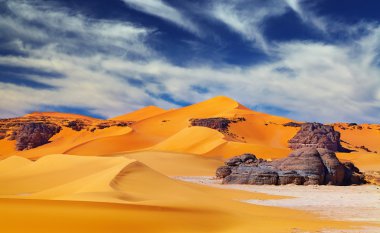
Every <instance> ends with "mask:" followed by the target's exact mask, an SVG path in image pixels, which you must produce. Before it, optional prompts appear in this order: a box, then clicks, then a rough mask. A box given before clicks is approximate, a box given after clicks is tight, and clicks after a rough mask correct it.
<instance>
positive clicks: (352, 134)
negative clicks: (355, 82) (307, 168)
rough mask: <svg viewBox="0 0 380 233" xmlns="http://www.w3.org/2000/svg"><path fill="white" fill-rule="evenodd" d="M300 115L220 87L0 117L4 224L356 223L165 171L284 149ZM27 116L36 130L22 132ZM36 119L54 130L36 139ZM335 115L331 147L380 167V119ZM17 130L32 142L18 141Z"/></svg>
mask: <svg viewBox="0 0 380 233" xmlns="http://www.w3.org/2000/svg"><path fill="white" fill-rule="evenodd" d="M31 123H33V124H31ZM301 123H303V122H297V121H294V120H292V119H287V118H283V117H279V116H273V115H269V114H266V113H260V112H256V111H252V110H250V109H248V108H246V107H244V106H243V105H241V104H239V103H238V102H236V101H234V100H232V99H230V98H228V97H223V96H219V97H215V98H212V99H209V100H207V101H204V102H201V103H197V104H194V105H190V106H187V107H183V108H179V109H172V110H164V109H161V108H158V107H155V106H148V107H145V108H142V109H140V110H137V111H135V112H131V113H127V114H125V115H121V116H117V117H114V118H110V119H107V120H101V119H96V118H92V117H87V116H81V115H77V114H66V113H54V112H46V113H44V112H42V113H31V114H27V115H25V116H23V117H19V118H12V119H3V120H0V136H1V137H0V138H1V139H0V158H1V159H2V160H0V202H1V203H0V212H1V213H3V214H1V216H0V217H1V218H2V224H0V230H1V232H23V229H25V226H29V225H30V226H34V227H33V229H34V231H33V232H125V231H131V232H152V231H154V232H206V231H207V232H304V231H315V230H321V229H323V228H337V229H343V228H350V227H354V226H361V224H358V223H355V224H354V223H347V222H336V221H328V220H322V219H320V218H319V217H318V216H316V215H313V214H309V213H307V212H304V211H296V210H290V209H285V208H277V207H268V206H265V207H264V206H258V205H252V204H246V203H241V202H239V201H238V200H249V199H257V200H269V199H279V198H284V197H281V196H272V195H266V194H260V193H252V192H243V191H237V190H224V189H218V188H212V187H206V186H202V185H197V184H191V183H187V182H183V181H179V180H175V179H172V177H173V176H213V175H214V174H215V170H216V168H217V167H219V166H221V165H222V164H223V161H224V160H225V159H226V158H230V157H232V156H236V155H240V154H243V153H253V154H255V155H256V156H257V157H258V158H264V159H269V160H274V159H277V158H284V157H286V156H287V155H288V154H289V153H290V151H291V149H290V148H289V145H288V141H289V140H290V139H291V138H293V137H294V136H295V135H296V134H297V132H298V131H299V129H300V127H299V124H301ZM30 124H31V125H30ZM23 125H29V126H28V127H29V128H28V129H29V130H30V129H32V130H33V127H35V129H38V130H39V131H38V132H37V131H32V132H35V133H34V136H33V137H32V138H28V135H24V138H21V136H20V135H22V133H23V131H22V130H23V127H24V126H23ZM44 125H54V126H55V127H59V129H60V130H59V132H57V133H55V132H54V135H53V136H52V137H50V138H49V139H48V140H45V141H43V140H42V139H44V138H43V136H44V135H43V134H44V133H46V132H47V131H48V130H49V128H48V127H46V128H44V127H45V126H44ZM331 125H333V126H334V128H335V130H337V131H339V132H340V134H341V139H342V141H341V143H342V146H343V147H344V148H346V149H347V152H339V153H337V156H338V157H339V158H340V159H341V160H343V161H349V160H350V161H353V162H354V163H355V164H356V166H358V167H359V168H360V169H361V170H363V171H379V170H380V143H379V142H380V125H374V124H371V125H369V124H360V125H357V124H349V123H335V124H331ZM20 140H23V143H26V144H27V145H28V146H29V147H27V149H23V150H17V144H18V143H20ZM33 140H34V141H33ZM36 140H37V141H38V140H39V141H38V143H39V144H36V143H35V141H36ZM28 143H29V144H28ZM36 145H37V146H36ZM30 147H34V148H31V149H29V148H30ZM348 151H350V152H348ZM37 210H38V211H37ZM20 219H22V224H19V223H18V221H19V220H20ZM37 222H38V224H37ZM58 225H59V226H60V227H57V226H58Z"/></svg>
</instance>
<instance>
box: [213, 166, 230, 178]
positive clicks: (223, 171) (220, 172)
mask: <svg viewBox="0 0 380 233" xmlns="http://www.w3.org/2000/svg"><path fill="white" fill-rule="evenodd" d="M230 174H231V168H230V167H229V166H221V167H218V169H216V178H224V177H226V176H228V175H230Z"/></svg>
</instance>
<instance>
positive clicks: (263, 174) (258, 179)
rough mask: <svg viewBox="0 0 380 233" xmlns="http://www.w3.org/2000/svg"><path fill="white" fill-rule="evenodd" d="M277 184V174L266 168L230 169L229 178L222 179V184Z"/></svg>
mask: <svg viewBox="0 0 380 233" xmlns="http://www.w3.org/2000/svg"><path fill="white" fill-rule="evenodd" d="M277 182H278V174H277V172H275V171H272V170H270V169H266V168H259V167H250V166H238V167H236V168H233V169H232V172H231V174H230V175H229V176H227V177H225V178H224V179H223V183H224V184H256V185H264V184H272V185H276V184H277Z"/></svg>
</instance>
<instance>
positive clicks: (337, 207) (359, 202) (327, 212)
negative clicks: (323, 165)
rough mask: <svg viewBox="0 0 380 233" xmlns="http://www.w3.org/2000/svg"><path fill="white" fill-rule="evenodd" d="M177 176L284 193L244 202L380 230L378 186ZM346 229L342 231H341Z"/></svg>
mask: <svg viewBox="0 0 380 233" xmlns="http://www.w3.org/2000/svg"><path fill="white" fill-rule="evenodd" d="M175 178H176V179H179V180H183V181H188V182H193V183H197V184H204V185H208V186H211V187H218V188H223V189H234V190H244V191H249V192H259V193H265V194H270V195H283V196H287V197H289V198H282V199H265V200H260V199H246V200H242V201H243V202H246V203H251V204H258V205H265V206H276V207H287V208H292V209H298V210H305V211H310V212H313V213H317V214H319V215H320V216H321V217H322V218H324V219H335V220H344V221H351V222H363V223H367V225H368V226H366V227H365V228H364V230H360V231H350V232H374V233H375V232H380V219H379V217H378V216H380V187H379V186H375V185H361V186H317V185H316V186H297V185H283V186H274V185H222V184H221V183H220V182H221V180H216V179H214V178H213V177H200V176H198V177H175ZM343 232H345V231H343Z"/></svg>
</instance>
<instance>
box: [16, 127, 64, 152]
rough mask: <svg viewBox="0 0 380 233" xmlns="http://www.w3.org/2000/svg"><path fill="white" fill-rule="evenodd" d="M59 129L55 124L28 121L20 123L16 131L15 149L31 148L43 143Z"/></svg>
mask: <svg viewBox="0 0 380 233" xmlns="http://www.w3.org/2000/svg"><path fill="white" fill-rule="evenodd" d="M60 130H61V127H60V126H59V125H56V124H46V123H28V124H25V125H22V126H21V127H20V128H19V129H18V131H17V132H16V136H15V138H16V149H17V150H25V149H27V150H28V149H32V148H35V147H37V146H41V145H44V144H46V143H48V142H49V139H50V138H51V137H52V136H53V135H54V134H56V133H58V132H59V131H60Z"/></svg>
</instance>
